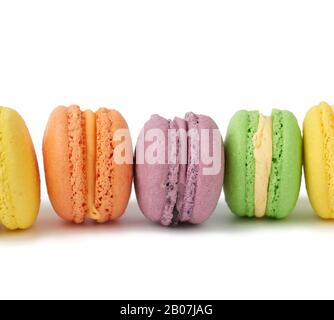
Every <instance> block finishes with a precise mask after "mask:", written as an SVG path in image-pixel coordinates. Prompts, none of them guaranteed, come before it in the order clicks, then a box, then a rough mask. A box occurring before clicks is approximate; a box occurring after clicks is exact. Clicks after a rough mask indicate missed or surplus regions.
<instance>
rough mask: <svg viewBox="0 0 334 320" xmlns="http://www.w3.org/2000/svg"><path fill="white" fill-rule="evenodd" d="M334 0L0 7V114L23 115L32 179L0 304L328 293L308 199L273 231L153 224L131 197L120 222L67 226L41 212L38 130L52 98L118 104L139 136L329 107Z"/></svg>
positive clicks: (332, 238)
mask: <svg viewBox="0 0 334 320" xmlns="http://www.w3.org/2000/svg"><path fill="white" fill-rule="evenodd" d="M333 13H334V3H333V1H330V0H328V1H322V0H314V1H307V0H302V1H297V0H296V1H293V0H281V1H269V0H263V1H260V0H253V1H248V0H244V1H241V0H233V1H210V0H205V1H204V0H203V1H197V0H189V1H184V0H168V1H158V0H152V1H148V0H142V1H138V0H133V1H129V0H123V1H110V0H105V1H102V0H90V1H88V0H78V1H74V0H58V1H46V0H30V1H25V0H22V1H18V0H7V1H3V0H1V1H0V45H1V48H0V104H1V105H4V106H9V107H12V108H16V109H17V110H18V111H19V112H20V113H21V114H22V116H23V117H24V118H25V120H26V122H27V124H28V126H29V128H30V129H31V133H32V136H33V139H34V142H35V145H36V150H37V153H38V157H39V160H40V167H41V175H42V180H41V181H42V187H43V195H42V208H41V212H40V216H39V219H38V221H37V223H36V225H35V226H34V227H33V228H32V229H31V230H29V231H26V232H8V231H5V230H4V229H1V230H0V255H1V258H0V260H1V263H0V273H1V282H0V298H65V299H66V298H111V299H128V298H135V299H146V298H148V299H153V298H163V299H168V298H169V299H179V298H181V299H197V298H199V299H206V298H207V299H220V298H334V293H333V286H334V278H333V277H332V273H333V270H334V255H333V246H334V224H333V223H331V222H324V221H321V220H320V219H318V218H317V217H316V216H315V215H314V213H313V212H312V209H311V208H310V206H309V203H308V200H307V198H306V197H305V195H306V193H305V187H304V183H303V186H302V197H301V200H300V202H299V204H298V207H297V209H296V211H295V212H294V213H293V214H292V215H291V217H290V218H288V219H287V220H285V221H268V220H265V221H253V220H242V219H238V218H236V217H234V216H233V215H232V214H231V213H230V211H229V210H228V209H227V207H226V205H225V204H224V201H223V195H222V199H221V204H220V205H219V207H218V209H217V210H216V212H215V214H214V216H213V217H212V219H211V220H209V221H208V222H207V223H206V224H204V225H202V226H199V227H186V228H185V227H181V228H178V229H165V228H162V227H160V226H156V225H153V224H151V223H150V222H149V221H147V220H146V219H145V218H144V217H143V216H142V215H141V214H140V212H139V210H138V208H137V205H136V203H135V202H134V201H133V202H131V204H130V206H129V209H128V211H127V213H126V215H125V216H124V218H122V219H121V220H120V221H118V222H116V223H113V224H107V225H104V226H97V225H95V224H87V225H83V226H72V225H69V224H66V223H64V222H62V221H61V220H60V219H59V218H58V217H57V216H56V215H55V214H54V212H53V210H52V209H51V207H50V205H49V202H48V199H47V195H46V191H45V182H44V176H43V170H42V157H41V145H42V136H43V131H44V128H45V125H46V122H47V119H48V116H49V114H50V112H51V111H52V109H53V108H54V107H56V106H57V105H59V104H65V105H68V104H71V103H76V104H80V105H81V106H82V107H84V108H87V107H89V108H93V109H96V108H98V107H101V106H108V107H112V108H117V109H118V110H119V111H121V112H122V113H123V115H124V116H125V118H126V119H127V121H128V123H129V126H130V128H131V132H132V136H133V138H134V140H136V138H137V135H138V133H139V130H140V129H141V127H142V125H143V124H144V122H145V121H146V120H147V119H148V118H149V117H150V115H151V114H153V113H159V114H161V115H163V116H166V117H174V116H176V115H178V116H182V115H183V114H184V113H185V112H187V111H190V110H192V111H194V112H198V113H204V114H208V115H210V116H211V117H213V118H214V119H215V121H216V122H217V123H218V125H219V126H220V128H221V129H222V132H223V133H224V134H225V131H226V128H227V125H228V122H229V120H230V118H231V116H232V115H233V113H234V112H236V111H237V110H239V109H241V108H247V109H259V110H261V111H262V112H263V113H266V114H269V113H270V112H271V108H273V107H278V108H287V109H289V110H290V111H293V112H294V113H295V115H296V116H297V117H298V119H299V121H300V124H302V121H303V118H304V115H305V113H306V111H307V109H308V108H309V107H311V106H313V105H314V104H317V103H319V102H320V101H322V100H326V101H328V102H329V103H334V42H333V35H334V32H333V31H334V24H333Z"/></svg>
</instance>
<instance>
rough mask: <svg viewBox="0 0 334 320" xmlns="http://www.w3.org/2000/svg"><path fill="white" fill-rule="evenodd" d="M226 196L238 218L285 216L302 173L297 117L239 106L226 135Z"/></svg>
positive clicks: (291, 203)
mask: <svg viewBox="0 0 334 320" xmlns="http://www.w3.org/2000/svg"><path fill="white" fill-rule="evenodd" d="M225 151H226V175H225V184H224V190H225V198H226V202H227V204H228V206H229V207H230V209H231V211H232V212H234V213H235V214H236V215H238V216H241V217H251V218H252V217H256V218H262V217H270V218H276V219H281V218H285V217H287V216H288V215H289V214H290V213H291V212H292V211H293V209H294V207H295V205H296V202H297V199H298V196H299V191H300V185H301V175H302V137H301V132H300V128H299V126H298V122H297V120H296V118H295V116H294V115H293V114H292V113H291V112H289V111H282V110H276V109H274V110H273V111H272V114H271V116H270V117H266V116H264V115H262V114H260V113H259V112H258V111H250V112H249V111H239V112H237V113H236V114H235V115H234V117H233V118H232V120H231V122H230V124H229V127H228V130H227V135H226V139H225Z"/></svg>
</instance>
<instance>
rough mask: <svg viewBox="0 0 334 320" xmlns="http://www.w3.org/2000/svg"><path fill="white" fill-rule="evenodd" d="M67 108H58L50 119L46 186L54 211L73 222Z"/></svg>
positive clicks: (45, 149) (45, 150) (46, 137)
mask: <svg viewBox="0 0 334 320" xmlns="http://www.w3.org/2000/svg"><path fill="white" fill-rule="evenodd" d="M68 155H69V146H68V115H67V108H66V107H62V106H60V107H58V108H56V109H55V110H54V111H53V112H52V114H51V116H50V119H49V122H48V125H47V127H46V131H45V134H44V142H43V156H44V168H45V177H46V184H47V189H48V194H49V198H50V201H51V204H52V206H53V208H54V210H55V211H56V212H57V214H58V215H59V216H60V217H62V218H63V219H64V220H67V221H73V220H74V212H73V203H72V193H73V191H72V186H71V184H70V181H71V171H70V166H71V163H70V159H69V157H68Z"/></svg>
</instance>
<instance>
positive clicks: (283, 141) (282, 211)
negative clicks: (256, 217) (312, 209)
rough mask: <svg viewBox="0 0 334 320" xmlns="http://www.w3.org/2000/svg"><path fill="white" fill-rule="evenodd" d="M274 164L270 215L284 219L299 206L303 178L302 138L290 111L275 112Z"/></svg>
mask: <svg viewBox="0 0 334 320" xmlns="http://www.w3.org/2000/svg"><path fill="white" fill-rule="evenodd" d="M272 121H273V163H272V172H271V177H270V182H269V188H268V203H267V209H266V215H267V216H269V217H272V218H277V219H282V218H285V217H287V216H288V215H289V214H290V213H291V212H292V211H293V209H294V207H295V206H296V203H297V200H298V197H299V191H300V185H301V175H302V137H301V133H300V129H299V126H298V122H297V119H296V118H295V116H294V115H293V114H292V113H291V112H289V111H280V110H273V112H272Z"/></svg>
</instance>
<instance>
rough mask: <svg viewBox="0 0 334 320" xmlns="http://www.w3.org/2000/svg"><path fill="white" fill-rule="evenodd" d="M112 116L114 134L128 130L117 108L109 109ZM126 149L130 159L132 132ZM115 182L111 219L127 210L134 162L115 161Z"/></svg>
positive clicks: (118, 142) (116, 143) (116, 142)
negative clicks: (120, 162) (122, 162)
mask: <svg viewBox="0 0 334 320" xmlns="http://www.w3.org/2000/svg"><path fill="white" fill-rule="evenodd" d="M109 114H110V117H111V119H112V129H111V130H112V134H113V135H114V134H115V132H117V130H122V129H123V130H124V129H125V130H128V125H127V123H126V121H125V119H124V118H123V116H122V115H121V114H120V113H119V112H118V111H115V110H110V111H109ZM121 143H122V141H113V147H114V148H117V146H119V145H120V144H121ZM126 143H127V145H126V149H127V152H128V153H129V159H131V161H132V159H133V146H132V142H131V137H130V133H129V136H128V139H127V141H126ZM112 172H113V182H112V186H111V188H112V194H113V199H112V200H113V207H112V213H111V216H110V219H111V220H114V219H117V218H119V217H120V216H121V215H123V213H124V212H125V210H126V208H127V206H128V203H129V199H130V195H131V189H132V180H133V164H132V163H124V164H118V163H116V162H115V161H113V167H112Z"/></svg>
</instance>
